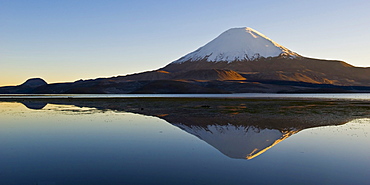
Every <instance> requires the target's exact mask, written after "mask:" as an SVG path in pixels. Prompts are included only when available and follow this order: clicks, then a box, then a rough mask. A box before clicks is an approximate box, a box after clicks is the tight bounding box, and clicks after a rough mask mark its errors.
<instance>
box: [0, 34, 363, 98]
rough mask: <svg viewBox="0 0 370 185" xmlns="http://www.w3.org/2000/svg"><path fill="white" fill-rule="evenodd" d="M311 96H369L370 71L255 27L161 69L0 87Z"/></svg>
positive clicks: (9, 90)
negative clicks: (301, 50)
mask: <svg viewBox="0 0 370 185" xmlns="http://www.w3.org/2000/svg"><path fill="white" fill-rule="evenodd" d="M307 92H311V93H315V92H319V93H327V92H333V93H334V92H335V93H351V92H370V68H361V67H354V66H352V65H349V64H347V63H345V62H343V61H333V60H320V59H313V58H307V57H303V56H301V55H299V54H297V53H295V52H292V51H291V50H289V49H287V48H285V47H284V46H281V45H279V44H277V43H276V42H274V41H273V40H271V39H269V38H268V37H266V36H265V35H263V34H261V33H259V32H257V31H255V30H253V29H251V28H233V29H230V30H227V31H225V32H224V33H222V34H221V35H220V36H218V37H217V38H215V39H214V40H212V41H210V42H209V43H207V44H206V45H204V46H202V47H200V48H199V49H197V50H195V51H194V52H191V53H189V54H187V55H185V56H183V57H181V58H180V59H178V60H176V61H174V62H172V63H170V64H168V65H167V66H165V67H163V68H161V69H158V70H153V71H147V72H143V73H137V74H131V75H126V76H118V77H111V78H98V79H92V80H79V81H76V82H70V83H54V84H47V83H46V82H45V81H44V80H42V79H30V80H27V81H26V82H25V83H23V84H22V85H19V86H9V87H0V93H1V94H17V93H18V94H19V93H20V94H27V93H31V94H32V93H34V94H70V93H74V94H97V93H98V94H105V93H112V94H113V93H116V94H121V93H307Z"/></svg>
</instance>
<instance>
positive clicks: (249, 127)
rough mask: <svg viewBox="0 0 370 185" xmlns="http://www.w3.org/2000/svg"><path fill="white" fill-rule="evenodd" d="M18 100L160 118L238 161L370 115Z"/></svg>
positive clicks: (310, 104) (325, 107)
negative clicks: (318, 129) (305, 133)
mask: <svg viewBox="0 0 370 185" xmlns="http://www.w3.org/2000/svg"><path fill="white" fill-rule="evenodd" d="M3 101H6V100H3ZM18 102H20V103H22V104H24V105H25V106H26V107H27V108H29V109H42V108H44V107H45V106H46V105H47V104H55V105H74V106H77V107H80V109H70V108H69V109H53V110H54V111H67V112H68V111H72V112H79V111H80V112H84V113H86V112H90V113H94V112H96V110H100V111H107V110H113V111H117V112H129V113H137V114H141V115H146V116H154V117H158V118H161V119H163V120H165V121H167V122H168V123H170V124H172V125H174V126H176V127H178V128H180V129H182V130H184V131H185V132H187V133H189V134H192V135H194V136H196V137H197V138H199V139H201V140H203V141H205V142H206V143H208V144H209V145H211V146H213V147H214V148H216V149H217V150H219V151H220V152H221V153H223V154H224V155H226V156H228V157H230V158H236V159H253V158H255V157H257V156H259V155H260V154H262V153H264V152H266V151H267V150H268V149H270V148H272V147H273V146H275V145H276V144H278V143H279V142H281V141H283V140H285V139H287V138H288V137H290V136H291V135H293V134H296V133H298V132H300V131H302V130H304V129H308V128H313V127H320V126H330V125H341V124H345V123H347V122H349V121H351V120H353V119H357V118H366V117H370V104H369V103H368V102H366V101H329V100H326V101H313V100H310V101H308V100H263V99H257V100H256V99H254V100H251V99H250V100H246V99H231V100H230V99H228V100H224V99H179V98H177V99H167V98H161V99H155V98H144V99H108V100H104V99H73V100H72V99H71V100H69V99H50V100H48V99H46V100H45V99H44V100H19V101H18Z"/></svg>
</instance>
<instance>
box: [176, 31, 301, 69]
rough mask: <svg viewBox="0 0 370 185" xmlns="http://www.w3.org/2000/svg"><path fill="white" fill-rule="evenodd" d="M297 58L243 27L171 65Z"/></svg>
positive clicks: (219, 37)
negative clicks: (191, 62) (204, 60)
mask: <svg viewBox="0 0 370 185" xmlns="http://www.w3.org/2000/svg"><path fill="white" fill-rule="evenodd" d="M281 55H284V56H291V57H294V56H298V54H296V53H294V52H292V51H290V50H289V49H287V48H285V47H283V46H281V45H279V44H278V43H276V42H274V41H273V40H271V39H269V38H268V37H266V36H265V35H263V34H261V33H259V32H258V31H256V30H254V29H252V28H248V27H244V28H232V29H229V30H227V31H225V32H223V33H222V34H221V35H219V36H218V37H217V38H215V39H214V40H212V41H211V42H209V43H207V44H206V45H204V46H203V47H200V48H199V49H197V50H196V51H194V52H191V53H189V54H187V55H185V56H184V57H182V58H180V59H178V60H176V61H174V62H173V63H183V62H186V61H199V60H203V59H206V60H207V61H209V62H220V61H227V62H232V61H238V60H255V59H258V58H261V57H264V58H267V57H277V56H281Z"/></svg>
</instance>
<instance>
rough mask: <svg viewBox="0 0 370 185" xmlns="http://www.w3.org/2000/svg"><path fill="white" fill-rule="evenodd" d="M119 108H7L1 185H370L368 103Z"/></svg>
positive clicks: (125, 103)
mask: <svg viewBox="0 0 370 185" xmlns="http://www.w3.org/2000/svg"><path fill="white" fill-rule="evenodd" d="M120 101H122V102H119V103H117V100H114V101H111V102H109V101H104V100H102V101H96V102H90V101H69V102H57V101H56V102H46V101H28V102H22V103H23V104H22V103H19V102H0V123H1V124H0V148H1V150H0V166H1V167H0V184H248V183H250V184H287V183H289V184H369V183H370V177H369V175H368V174H370V168H369V166H370V155H369V153H370V147H369V146H370V145H369V141H370V138H369V137H370V119H369V118H370V111H369V108H368V107H369V103H367V102H359V103H351V104H347V103H346V102H339V103H335V102H325V104H322V103H320V102H304V103H303V105H302V102H298V101H292V102H288V103H286V102H281V101H277V102H270V101H268V102H265V101H263V100H261V101H258V102H248V101H239V100H235V101H233V102H229V101H226V102H225V101H222V102H220V101H214V102H210V101H205V102H201V103H200V104H199V102H198V101H194V102H191V101H190V103H188V101H186V102H178V103H173V102H168V103H166V102H165V103H164V102H163V100H160V101H159V102H160V103H161V104H158V102H157V101H156V102H154V103H153V102H147V101H148V100H140V101H134V100H132V101H131V100H120ZM230 101H231V100H230ZM206 103H207V106H203V105H205V104H206ZM266 103H267V104H268V105H269V106H268V107H269V108H270V109H269V111H270V112H266V111H262V113H261V112H258V109H259V108H260V109H262V110H265V109H267V107H262V108H261V107H260V105H261V104H263V105H264V104H266ZM283 103H286V105H285V104H284V105H283V106H282V104H283ZM298 103H299V106H300V107H302V106H303V107H304V109H300V107H297V105H298ZM220 104H222V105H220ZM25 105H26V106H27V107H29V108H27V107H26V106H25ZM198 105H202V106H198ZM216 105H220V106H219V107H218V108H214V107H216ZM226 105H227V106H226ZM230 105H238V106H236V107H230ZM288 105H289V106H288ZM293 105H294V107H293V110H294V111H295V110H298V109H299V111H297V112H292V110H291V109H290V108H289V110H288V109H286V108H287V107H291V106H293ZM315 105H316V107H315ZM274 106H276V110H275V109H272V108H271V107H274ZM328 106H329V107H328ZM220 107H221V108H220ZM225 107H226V108H225ZM248 107H252V108H253V110H254V111H253V112H243V111H241V110H244V111H245V109H246V108H248ZM312 107H315V108H314V109H312ZM343 108H347V109H351V110H355V111H350V110H343ZM330 110H332V112H330ZM276 111H277V112H276ZM287 111H289V114H287V113H288V112H287ZM302 111H303V112H302Z"/></svg>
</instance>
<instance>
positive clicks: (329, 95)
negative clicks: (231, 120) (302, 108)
mask: <svg viewBox="0 0 370 185" xmlns="http://www.w3.org/2000/svg"><path fill="white" fill-rule="evenodd" d="M142 97H146V98H148V97H151V98H156V97H160V98H166V97H167V98H324V99H353V100H370V93H325V94H320V93H314V94H310V93H306V94H270V93H236V94H52V95H51V94H45V95H43V94H40V95H37V94H35V95H29V94H24V95H22V94H21V95H9V94H0V98H27V99H31V98H32V99H34V98H142Z"/></svg>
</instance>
